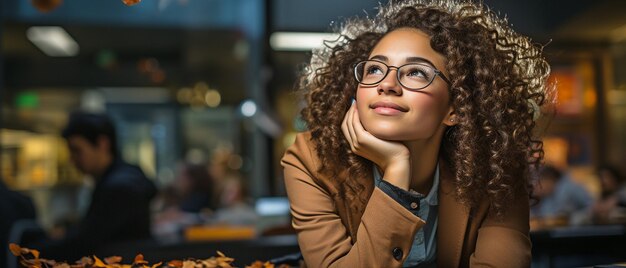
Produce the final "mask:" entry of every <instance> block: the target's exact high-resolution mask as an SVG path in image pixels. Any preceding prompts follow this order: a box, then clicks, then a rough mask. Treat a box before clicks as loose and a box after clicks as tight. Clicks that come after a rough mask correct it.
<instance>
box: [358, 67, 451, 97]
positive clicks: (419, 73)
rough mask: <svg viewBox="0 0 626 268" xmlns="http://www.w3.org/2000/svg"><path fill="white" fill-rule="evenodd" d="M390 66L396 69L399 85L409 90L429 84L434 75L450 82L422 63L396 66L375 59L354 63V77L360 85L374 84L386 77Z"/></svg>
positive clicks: (434, 69) (441, 74)
mask: <svg viewBox="0 0 626 268" xmlns="http://www.w3.org/2000/svg"><path fill="white" fill-rule="evenodd" d="M392 68H395V69H396V71H397V72H396V74H397V76H398V77H397V79H398V82H400V85H402V86H403V87H405V88H407V89H409V90H420V89H423V88H425V87H427V86H429V85H430V84H432V82H433V81H434V80H435V77H436V76H440V77H441V79H443V81H445V82H446V83H448V85H450V84H452V83H451V82H450V80H448V78H447V77H446V76H445V75H444V74H443V73H442V72H441V71H439V70H437V69H436V68H435V67H433V66H430V65H427V64H423V63H408V64H405V65H402V66H400V67H396V66H389V65H387V64H385V63H384V62H381V61H377V60H364V61H360V62H358V63H357V64H356V65H354V77H355V78H356V80H357V81H358V82H359V84H361V85H366V86H371V85H376V84H378V83H380V82H381V81H383V79H385V77H387V74H389V70H391V69H392Z"/></svg>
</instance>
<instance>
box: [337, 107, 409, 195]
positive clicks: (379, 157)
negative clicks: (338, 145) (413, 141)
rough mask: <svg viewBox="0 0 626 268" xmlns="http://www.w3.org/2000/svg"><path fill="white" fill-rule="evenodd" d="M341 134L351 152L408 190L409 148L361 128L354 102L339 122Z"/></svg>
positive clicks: (388, 179)
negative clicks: (375, 166)
mask: <svg viewBox="0 0 626 268" xmlns="http://www.w3.org/2000/svg"><path fill="white" fill-rule="evenodd" d="M341 130H342V131H343V135H344V136H345V137H346V139H347V140H348V143H349V144H350V148H351V149H352V152H354V153H355V154H357V155H359V156H362V157H364V158H366V159H369V160H370V161H372V162H374V164H376V165H377V166H378V167H379V168H380V169H381V171H382V172H383V179H384V180H386V181H388V182H390V183H391V184H393V185H395V186H397V187H399V188H402V189H405V190H408V188H409V181H410V177H411V166H410V164H409V163H410V161H409V159H410V155H409V149H408V148H407V147H406V146H404V145H403V144H402V143H400V142H394V141H387V140H382V139H379V138H377V137H375V136H374V135H372V134H370V133H369V132H367V130H365V128H363V125H362V124H361V120H360V119H359V113H358V111H357V109H356V103H354V102H353V103H352V106H350V109H349V110H348V112H347V113H346V116H345V117H344V118H343V122H342V123H341Z"/></svg>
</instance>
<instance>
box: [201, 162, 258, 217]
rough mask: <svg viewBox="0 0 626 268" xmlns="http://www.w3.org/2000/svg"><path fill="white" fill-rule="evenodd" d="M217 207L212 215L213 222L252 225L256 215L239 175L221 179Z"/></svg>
mask: <svg viewBox="0 0 626 268" xmlns="http://www.w3.org/2000/svg"><path fill="white" fill-rule="evenodd" d="M221 189H222V192H221V193H220V195H219V207H218V209H217V210H216V211H215V215H214V216H213V217H212V220H213V223H215V224H228V225H254V224H255V223H256V221H257V220H258V215H257V213H256V211H255V210H254V207H253V206H252V205H251V200H250V196H249V194H248V188H247V187H246V185H245V184H244V182H243V181H242V178H241V177H240V176H237V175H235V174H231V175H230V176H226V177H225V178H224V179H223V180H222V187H221Z"/></svg>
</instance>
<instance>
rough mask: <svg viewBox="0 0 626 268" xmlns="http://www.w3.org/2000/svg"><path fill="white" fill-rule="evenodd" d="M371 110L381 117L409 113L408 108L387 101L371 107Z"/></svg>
mask: <svg viewBox="0 0 626 268" xmlns="http://www.w3.org/2000/svg"><path fill="white" fill-rule="evenodd" d="M370 109H373V110H374V112H375V113H377V114H380V115H397V114H400V113H405V112H407V111H408V109H407V108H404V107H402V106H400V105H398V104H395V103H393V102H385V101H379V102H376V103H374V104H372V105H370Z"/></svg>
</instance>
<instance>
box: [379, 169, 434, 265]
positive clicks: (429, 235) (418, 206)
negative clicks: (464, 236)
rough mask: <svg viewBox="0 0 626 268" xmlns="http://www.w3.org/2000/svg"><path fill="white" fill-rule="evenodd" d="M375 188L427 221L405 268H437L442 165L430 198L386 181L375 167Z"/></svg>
mask: <svg viewBox="0 0 626 268" xmlns="http://www.w3.org/2000/svg"><path fill="white" fill-rule="evenodd" d="M374 180H375V184H376V186H377V187H378V188H379V189H380V190H382V191H383V192H385V193H386V194H387V195H389V196H390V197H391V198H393V199H394V200H396V201H397V202H398V203H400V204H401V205H402V206H404V207H405V208H406V209H408V210H409V211H410V212H411V213H413V214H414V215H415V216H418V217H420V218H421V219H422V220H424V221H425V222H426V224H425V225H424V227H422V228H420V229H419V230H418V231H417V233H416V234H415V237H414V238H413V245H412V246H411V251H410V252H409V256H408V257H407V258H406V260H405V261H404V264H403V267H436V266H437V239H436V238H437V221H438V219H439V217H438V210H437V206H438V205H439V196H438V190H439V165H437V168H436V170H435V176H434V178H433V186H432V188H431V189H430V192H429V193H428V195H427V196H424V195H423V194H420V193H418V192H416V191H413V190H410V191H405V190H403V189H401V188H398V187H396V186H395V185H393V184H391V183H389V182H387V181H385V180H383V179H382V178H381V174H380V172H379V171H378V169H377V168H375V167H374Z"/></svg>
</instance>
